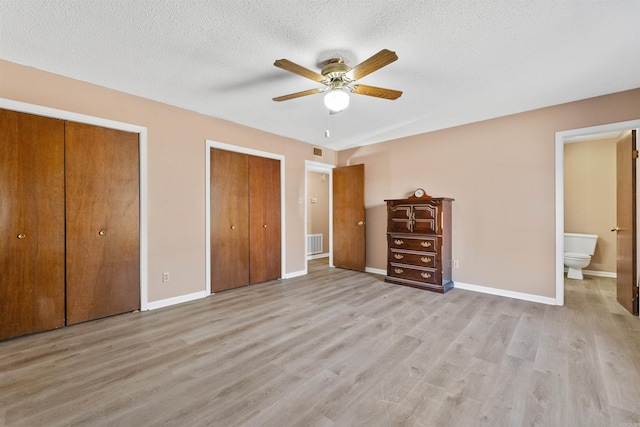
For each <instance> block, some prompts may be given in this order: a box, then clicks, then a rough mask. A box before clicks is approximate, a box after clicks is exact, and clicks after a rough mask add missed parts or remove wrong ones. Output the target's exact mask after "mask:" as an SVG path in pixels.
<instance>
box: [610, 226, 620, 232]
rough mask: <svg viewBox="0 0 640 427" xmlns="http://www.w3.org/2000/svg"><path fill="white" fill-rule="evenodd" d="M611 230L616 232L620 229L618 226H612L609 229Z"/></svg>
mask: <svg viewBox="0 0 640 427" xmlns="http://www.w3.org/2000/svg"><path fill="white" fill-rule="evenodd" d="M611 231H615V232H616V233H617V232H618V231H620V227H614V228H612V229H611Z"/></svg>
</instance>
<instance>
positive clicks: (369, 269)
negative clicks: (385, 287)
mask: <svg viewBox="0 0 640 427" xmlns="http://www.w3.org/2000/svg"><path fill="white" fill-rule="evenodd" d="M364 271H366V272H367V273H373V274H381V275H383V276H386V275H387V270H383V269H381V268H373V267H365V268H364Z"/></svg>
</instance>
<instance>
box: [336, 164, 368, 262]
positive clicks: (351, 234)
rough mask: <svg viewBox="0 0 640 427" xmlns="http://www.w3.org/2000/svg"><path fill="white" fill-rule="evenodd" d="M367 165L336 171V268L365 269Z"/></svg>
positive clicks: (347, 167)
mask: <svg viewBox="0 0 640 427" xmlns="http://www.w3.org/2000/svg"><path fill="white" fill-rule="evenodd" d="M365 230H366V228H365V208H364V165H353V166H345V167H340V168H335V169H334V170H333V265H334V266H336V267H340V268H348V269H350V270H358V271H364V268H365V262H366V258H365Z"/></svg>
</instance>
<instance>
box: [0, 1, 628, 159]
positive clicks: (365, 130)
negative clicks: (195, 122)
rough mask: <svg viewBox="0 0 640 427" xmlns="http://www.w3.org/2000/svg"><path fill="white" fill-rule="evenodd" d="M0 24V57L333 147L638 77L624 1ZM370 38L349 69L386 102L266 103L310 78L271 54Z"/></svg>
mask: <svg viewBox="0 0 640 427" xmlns="http://www.w3.org/2000/svg"><path fill="white" fill-rule="evenodd" d="M0 25H1V27H0V58H2V59H6V60H9V61H12V62H16V63H20V64H25V65H29V66H32V67H35V68H38V69H42V70H47V71H50V72H53V73H57V74H62V75H65V76H69V77H72V78H75V79H79V80H83V81H87V82H91V83H95V84H98V85H102V86H106V87H109V88H113V89H117V90H120V91H124V92H128V93H132V94H135V95H139V96H142V97H145V98H150V99H154V100H157V101H161V102H165V103H168V104H172V105H176V106H179V107H183V108H186V109H189V110H193V111H198V112H200V113H204V114H207V115H210V116H213V117H218V118H222V119H226V120H229V121H232V122H236V123H240V124H243V125H246V126H251V127H253V128H257V129H262V130H264V131H267V132H271V133H275V134H278V135H283V136H287V137H291V138H295V139H298V140H301V141H306V142H309V143H312V144H317V145H321V146H325V147H329V148H334V149H343V148H348V147H353V146H358V145H364V144H371V143H375V142H379V141H384V140H388V139H393V138H398V137H403V136H408V135H413V134H418V133H423V132H428V131H432V130H436V129H442V128H447V127H451V126H455V125H460V124H464V123H469V122H474V121H478V120H483V119H488V118H491V117H497V116H502V115H507V114H511V113H516V112H521V111H526V110H531V109H535V108H540V107H544V106H548V105H554V104H559V103H563V102H569V101H573V100H578V99H584V98H589V97H593V96H597V95H603V94H607V93H612V92H618V91H623V90H627V89H632V88H637V87H640V1H638V0H607V1H598V0H592V1H588V0H563V1H559V0H531V1H514V0H511V1H510V0H503V1H498V0H476V1H473V0H458V1H453V0H452V1H441V0H424V1H422V0H396V1H388V0H362V1H356V0H179V1H178V0H57V1H49V0H0ZM383 48H386V49H389V50H392V51H395V52H396V53H397V54H398V57H399V59H398V61H396V62H394V63H392V64H390V65H388V66H386V67H384V68H382V69H380V70H378V71H376V72H374V73H372V74H370V75H368V76H366V77H364V78H363V79H362V80H360V81H359V82H360V83H364V84H368V85H373V86H380V87H385V88H390V89H397V90H401V91H403V92H404V94H403V95H402V97H401V98H399V99H398V100H396V101H388V100H383V99H377V98H373V97H368V96H362V95H351V106H350V107H349V109H348V110H347V111H345V112H343V113H340V114H336V115H331V116H330V115H329V114H328V113H327V111H326V109H325V108H324V106H323V99H322V97H323V95H321V94H317V95H312V96H307V97H303V98H298V99H294V100H290V101H286V102H280V103H276V102H273V101H272V100H271V98H273V97H275V96H280V95H285V94H288V93H292V92H298V91H302V90H306V89H312V88H316V87H319V84H317V83H315V82H313V81H311V80H308V79H305V78H303V77H300V76H298V75H295V74H292V73H289V72H286V71H284V70H281V69H279V68H276V67H274V66H273V62H274V61H275V60H276V59H280V58H286V59H289V60H290V61H293V62H295V63H297V64H299V65H302V66H304V67H306V68H309V69H312V70H314V71H319V68H320V66H321V65H320V64H321V63H322V62H323V61H325V60H327V59H329V58H331V57H333V56H336V55H337V56H341V57H343V58H345V62H347V63H348V64H349V65H351V66H354V65H356V64H357V63H360V62H362V61H363V60H365V59H367V58H368V57H370V56H371V55H373V54H374V53H376V52H378V51H379V50H381V49H383ZM0 78H1V76H0ZM327 127H328V128H329V129H330V135H331V137H330V138H325V132H324V131H325V129H326V128H327Z"/></svg>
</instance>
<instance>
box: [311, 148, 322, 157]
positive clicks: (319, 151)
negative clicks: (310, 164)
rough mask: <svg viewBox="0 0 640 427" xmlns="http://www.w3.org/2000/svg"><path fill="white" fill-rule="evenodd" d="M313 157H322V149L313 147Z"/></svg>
mask: <svg viewBox="0 0 640 427" xmlns="http://www.w3.org/2000/svg"><path fill="white" fill-rule="evenodd" d="M313 155H314V156H316V157H322V148H320V147H313Z"/></svg>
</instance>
